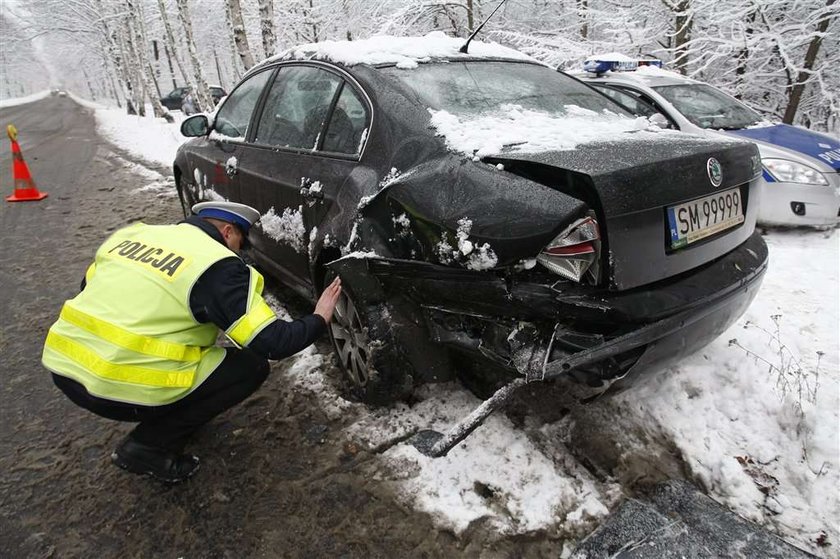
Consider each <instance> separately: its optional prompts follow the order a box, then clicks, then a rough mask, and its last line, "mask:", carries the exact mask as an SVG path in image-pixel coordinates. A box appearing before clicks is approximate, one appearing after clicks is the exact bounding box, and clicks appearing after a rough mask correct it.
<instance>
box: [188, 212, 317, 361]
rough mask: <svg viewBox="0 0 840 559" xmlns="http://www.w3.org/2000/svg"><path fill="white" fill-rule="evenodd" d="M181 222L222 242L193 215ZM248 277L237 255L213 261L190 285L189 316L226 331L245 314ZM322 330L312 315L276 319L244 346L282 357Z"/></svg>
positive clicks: (296, 349)
mask: <svg viewBox="0 0 840 559" xmlns="http://www.w3.org/2000/svg"><path fill="white" fill-rule="evenodd" d="M185 221H186V223H190V224H191V225H195V226H196V227H199V228H200V229H201V230H202V231H204V232H205V233H207V234H208V235H210V236H211V237H213V238H214V239H216V241H218V242H222V243H223V242H224V241H223V239H222V237H221V234H220V233H219V231H218V229H216V228H215V227H214V226H213V225H212V224H210V223H207V222H206V221H204V220H203V219H201V218H197V217H194V216H193V217H190V218H187V219H186V220H185ZM250 278H251V276H250V272H249V270H248V267H247V266H246V265H245V263H244V262H243V261H242V259H240V258H239V257H231V258H225V259H224V260H220V261H219V262H216V263H215V264H213V265H212V266H210V268H208V269H207V271H205V272H204V273H203V274H202V275H201V277H199V278H198V281H197V282H196V284H195V285H194V286H193V288H192V292H191V293H190V309H191V310H192V313H193V316H194V317H195V318H196V320H198V321H199V322H212V323H213V324H215V325H216V326H218V327H219V328H221V329H222V330H227V329H228V328H230V326H231V325H232V324H233V323H234V322H236V321H237V320H238V319H239V318H240V317H242V315H243V314H245V307H246V305H247V303H248V289H249V282H250ZM325 331H326V323H325V322H324V319H323V318H321V317H320V316H318V315H316V314H310V315H307V316H304V317H303V318H299V319H298V320H294V321H292V322H287V321H285V320H282V319H277V320H275V321H274V322H272V323H271V324H269V325H268V326H266V327H265V328H264V329H263V330H262V331H261V332H260V333H259V334H257V336H256V337H255V338H254V339H253V340H251V342H250V343H249V344H248V348H249V349H251V350H253V351H254V352H256V353H258V354H259V355H262V356H263V357H267V358H269V359H282V358H283V357H288V356H289V355H292V354H294V353H297V352H298V351H300V350H302V349H303V348H305V347H306V346H308V345H310V344H311V343H312V342H314V341H315V340H316V339H318V338H319V337H320V336H322V335H323V334H324V332H325Z"/></svg>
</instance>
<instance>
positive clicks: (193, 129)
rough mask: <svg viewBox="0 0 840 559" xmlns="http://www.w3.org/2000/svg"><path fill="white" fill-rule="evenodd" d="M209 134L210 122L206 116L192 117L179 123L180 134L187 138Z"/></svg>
mask: <svg viewBox="0 0 840 559" xmlns="http://www.w3.org/2000/svg"><path fill="white" fill-rule="evenodd" d="M208 132H210V121H209V120H208V119H207V115H193V116H191V117H189V118H187V119H185V120H184V122H182V123H181V134H183V135H184V136H186V137H188V138H195V137H197V136H206V135H207V133H208Z"/></svg>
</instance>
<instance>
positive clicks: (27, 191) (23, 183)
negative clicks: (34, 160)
mask: <svg viewBox="0 0 840 559" xmlns="http://www.w3.org/2000/svg"><path fill="white" fill-rule="evenodd" d="M6 132H8V134H9V139H10V140H11V141H12V175H13V176H14V179H15V191H14V193H13V194H12V195H11V196H6V201H7V202H27V201H37V200H43V199H44V198H46V197H47V193H46V192H40V191H39V190H38V189H37V188H36V187H35V181H33V180H32V175H30V174H29V167H27V166H26V161H24V160H23V155H22V154H21V153H20V146H19V145H18V143H17V129H16V128H15V127H14V126H13V125H11V124H10V125H9V126H7V127H6Z"/></svg>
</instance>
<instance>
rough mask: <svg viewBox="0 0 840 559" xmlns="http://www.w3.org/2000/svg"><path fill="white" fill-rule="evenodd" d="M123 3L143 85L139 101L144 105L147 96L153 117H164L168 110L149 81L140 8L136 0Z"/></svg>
mask: <svg viewBox="0 0 840 559" xmlns="http://www.w3.org/2000/svg"><path fill="white" fill-rule="evenodd" d="M125 5H126V8H127V10H128V18H127V23H128V36H129V40H130V41H131V43H130V44H131V46H132V48H133V50H134V56H135V58H136V61H135V62H136V65H135V70H136V73H137V77H138V78H139V81H140V83H141V84H142V85H143V95H142V97H141V103H142V104H143V105H145V104H146V97H148V98H149V100H150V101H151V102H152V111H153V113H154V115H155V117H158V118H165V117H164V115H166V114H167V113H168V112H169V111H166V110H165V109H164V108H163V105H161V103H160V98H159V97H158V96H156V95H155V94H154V91H153V88H152V84H151V83H150V82H151V80H150V75H151V73H152V65H151V63H149V59H148V56H147V55H146V41H145V38H144V37H143V26H142V23H141V19H142V18H141V15H140V8H139V6H138V5H137V4H136V0H126V3H125ZM141 116H143V115H141ZM170 118H171V117H170Z"/></svg>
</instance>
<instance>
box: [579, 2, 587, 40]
mask: <svg viewBox="0 0 840 559" xmlns="http://www.w3.org/2000/svg"><path fill="white" fill-rule="evenodd" d="M577 9H578V18H579V19H580V37H581V39H586V38H587V37H588V36H589V0H577Z"/></svg>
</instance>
